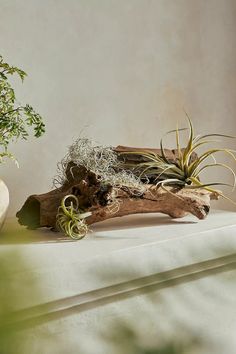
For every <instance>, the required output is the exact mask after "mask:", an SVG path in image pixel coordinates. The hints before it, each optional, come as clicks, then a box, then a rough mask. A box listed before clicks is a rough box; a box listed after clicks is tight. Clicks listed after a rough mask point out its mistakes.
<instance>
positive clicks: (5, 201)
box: [0, 179, 9, 229]
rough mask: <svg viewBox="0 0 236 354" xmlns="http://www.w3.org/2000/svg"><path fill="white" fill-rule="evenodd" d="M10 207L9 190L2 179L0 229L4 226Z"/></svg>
mask: <svg viewBox="0 0 236 354" xmlns="http://www.w3.org/2000/svg"><path fill="white" fill-rule="evenodd" d="M8 207H9V191H8V188H7V186H6V184H5V183H4V182H3V181H2V180H1V179H0V229H1V228H2V227H3V224H4V221H5V219H6V215H7V210H8Z"/></svg>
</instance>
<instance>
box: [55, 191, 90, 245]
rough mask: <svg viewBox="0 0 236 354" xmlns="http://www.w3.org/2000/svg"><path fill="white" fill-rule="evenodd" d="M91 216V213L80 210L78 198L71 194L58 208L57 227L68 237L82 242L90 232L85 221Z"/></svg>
mask: <svg viewBox="0 0 236 354" xmlns="http://www.w3.org/2000/svg"><path fill="white" fill-rule="evenodd" d="M69 201H70V202H69ZM90 215H92V213H91V212H83V211H82V210H81V209H79V201H78V198H77V197H76V196H75V195H73V194H69V195H66V196H65V197H64V198H63V199H62V201H61V205H60V206H59V208H58V212H57V216H56V219H57V223H56V225H57V227H58V229H59V230H61V231H62V232H63V233H65V234H66V235H67V236H69V237H71V238H73V239H76V240H80V239H82V238H83V237H85V236H86V235H87V233H88V231H89V230H88V225H87V224H86V222H85V220H84V219H85V218H87V217H89V216H90Z"/></svg>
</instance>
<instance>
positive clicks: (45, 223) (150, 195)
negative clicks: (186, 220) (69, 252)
mask: <svg viewBox="0 0 236 354" xmlns="http://www.w3.org/2000/svg"><path fill="white" fill-rule="evenodd" d="M68 194H74V195H76V196H77V198H78V200H79V205H80V207H81V208H83V209H85V210H88V211H91V212H92V215H91V216H90V217H89V218H87V219H86V221H87V222H88V224H93V223H96V222H99V221H103V220H106V219H109V218H113V217H119V216H124V215H129V214H136V213H155V212H160V213H164V214H167V215H170V216H171V217H174V218H178V217H183V216H185V215H186V214H188V213H191V214H193V215H195V216H196V217H197V218H199V219H204V218H205V217H206V216H207V214H208V212H209V210H210V200H211V199H218V196H219V195H218V193H211V192H208V191H206V190H204V189H186V188H182V189H176V188H170V187H168V189H167V190H164V189H163V188H161V187H159V188H155V187H154V186H153V185H146V187H145V191H144V192H143V193H142V194H141V195H139V196H138V195H137V193H135V191H132V190H130V189H127V187H125V186H124V187H120V188H114V187H112V186H109V185H104V184H103V183H101V182H100V181H99V180H98V178H97V176H96V175H95V174H94V173H92V172H91V171H87V170H86V169H85V168H84V167H81V166H80V167H79V166H76V165H74V164H73V163H71V164H69V165H68V168H67V182H66V183H65V184H64V186H62V187H61V188H59V189H56V190H53V191H51V192H49V193H45V194H40V195H32V196H30V197H29V198H28V199H27V200H26V202H25V204H24V205H23V207H22V208H21V210H20V211H19V212H18V213H17V217H18V220H19V223H20V224H22V225H26V226H28V227H29V228H38V227H53V228H54V227H55V224H56V214H57V210H58V207H59V205H60V203H61V200H62V198H63V197H64V196H66V195H68Z"/></svg>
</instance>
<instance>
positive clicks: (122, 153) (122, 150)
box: [114, 145, 197, 163]
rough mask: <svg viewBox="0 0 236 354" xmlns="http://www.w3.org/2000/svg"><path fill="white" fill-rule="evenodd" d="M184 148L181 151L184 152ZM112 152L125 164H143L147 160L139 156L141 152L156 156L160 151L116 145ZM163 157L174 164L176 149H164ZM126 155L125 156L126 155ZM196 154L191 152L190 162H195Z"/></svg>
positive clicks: (176, 154) (176, 157) (176, 156)
mask: <svg viewBox="0 0 236 354" xmlns="http://www.w3.org/2000/svg"><path fill="white" fill-rule="evenodd" d="M184 150H185V149H184V148H182V149H181V151H182V152H184ZM114 151H115V152H116V153H117V155H118V158H119V159H120V160H124V161H125V162H127V163H140V162H145V161H147V159H146V158H145V157H144V156H142V155H141V153H142V152H143V151H148V152H153V153H154V154H156V155H159V156H160V155H161V149H152V148H137V147H130V146H123V145H118V146H117V147H115V148H114ZM131 152H136V153H138V152H140V155H138V154H131ZM164 152H165V155H166V157H167V159H168V160H169V161H170V162H176V161H177V159H178V150H177V149H164ZM126 153H127V154H126ZM196 158H197V154H196V153H195V152H193V153H192V154H191V157H190V162H192V161H194V160H196Z"/></svg>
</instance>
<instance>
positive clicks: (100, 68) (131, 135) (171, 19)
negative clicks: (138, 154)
mask: <svg viewBox="0 0 236 354" xmlns="http://www.w3.org/2000/svg"><path fill="white" fill-rule="evenodd" d="M235 31H236V1H235V0H128V1H126V0H67V1H66V0H41V1H39V0H24V1H22V0H0V52H1V54H2V55H3V56H4V58H5V59H6V60H7V61H9V62H11V63H12V64H14V65H18V66H21V67H22V68H23V69H25V70H26V71H27V73H28V75H29V77H28V78H27V80H26V81H25V83H24V85H22V84H21V83H18V82H16V89H17V92H18V96H19V97H20V100H21V101H22V102H29V103H31V104H32V105H33V106H34V107H35V108H36V109H37V110H38V111H39V112H40V113H41V114H42V115H43V116H44V119H45V122H46V125H47V132H46V134H45V136H44V137H43V138H41V139H40V140H34V139H31V140H30V141H29V142H27V143H26V142H20V143H18V144H17V145H12V150H13V151H14V152H15V154H16V155H17V157H18V160H19V162H20V169H17V168H16V167H15V166H14V165H13V164H12V163H11V162H8V163H7V164H6V165H1V166H0V170H1V171H0V173H1V177H2V178H3V179H4V180H5V181H6V183H7V185H8V186H9V189H10V193H11V208H10V215H13V214H14V213H15V211H16V210H17V209H18V208H19V207H20V206H21V204H22V203H23V202H24V200H25V198H26V197H27V196H28V195H29V194H32V193H40V192H44V191H47V190H48V189H49V188H50V187H51V181H52V177H53V176H54V174H55V171H56V163H57V161H58V160H60V159H61V158H62V157H63V156H64V154H65V153H66V149H67V146H68V145H69V144H70V143H71V142H72V141H73V139H75V138H76V137H77V136H78V135H79V134H80V132H81V130H83V134H84V135H86V136H88V137H91V138H94V139H95V140H97V141H98V142H101V143H102V144H112V145H116V144H127V145H134V146H135V145H139V146H156V145H157V144H158V143H159V138H160V137H161V136H162V134H163V133H164V132H165V131H167V130H170V129H172V128H174V127H175V124H176V121H177V120H178V121H179V125H181V126H182V125H185V121H184V119H185V118H184V113H183V106H184V107H185V109H186V110H187V111H188V113H189V114H190V116H191V117H192V120H193V122H194V124H195V126H196V130H197V131H198V132H203V133H205V132H208V131H211V132H213V131H216V132H229V133H234V134H236V121H235V113H236V36H235ZM167 143H168V144H169V145H170V146H171V145H173V143H172V144H171V141H170V140H169V141H167ZM229 145H230V146H231V147H232V148H235V147H236V144H235V143H233V142H229ZM220 176H226V177H223V178H225V180H226V181H230V178H229V176H228V175H227V174H222V171H219V173H218V174H217V173H216V171H215V172H214V173H212V174H211V175H208V176H206V177H207V178H209V179H211V180H212V179H213V180H216V179H220ZM235 197H236V195H235ZM217 206H218V207H229V208H232V206H231V205H228V204H225V203H224V202H222V203H218V204H217Z"/></svg>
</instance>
